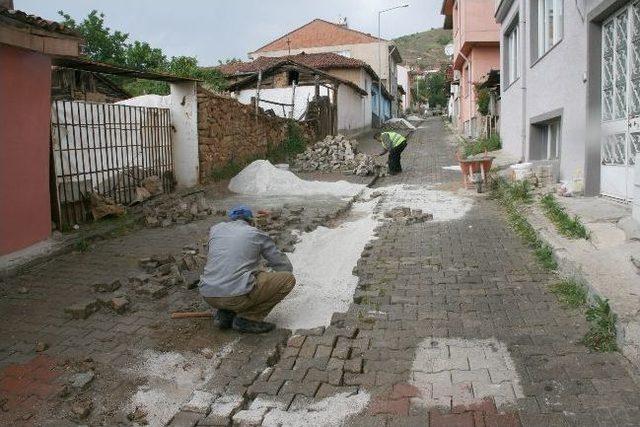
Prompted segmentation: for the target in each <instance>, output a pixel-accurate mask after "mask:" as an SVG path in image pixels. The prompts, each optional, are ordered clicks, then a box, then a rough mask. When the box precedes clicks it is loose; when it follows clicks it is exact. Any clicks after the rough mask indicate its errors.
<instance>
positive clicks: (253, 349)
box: [0, 117, 640, 427]
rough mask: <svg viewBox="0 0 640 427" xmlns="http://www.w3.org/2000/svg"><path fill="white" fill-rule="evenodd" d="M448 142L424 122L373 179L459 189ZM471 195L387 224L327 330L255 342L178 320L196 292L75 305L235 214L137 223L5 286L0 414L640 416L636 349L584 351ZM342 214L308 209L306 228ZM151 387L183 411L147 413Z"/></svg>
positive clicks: (456, 420)
mask: <svg viewBox="0 0 640 427" xmlns="http://www.w3.org/2000/svg"><path fill="white" fill-rule="evenodd" d="M452 141H453V137H452V135H451V134H450V132H449V131H448V130H447V128H446V127H445V126H444V124H443V123H442V121H441V119H440V118H435V117H432V118H429V119H427V120H426V121H425V122H424V123H423V124H422V125H421V127H419V128H418V130H417V131H416V133H415V134H414V136H413V137H412V140H411V142H410V144H409V145H408V148H407V149H406V150H405V152H404V155H403V168H404V172H403V173H402V174H400V175H398V176H393V177H385V178H382V179H380V180H379V181H378V182H377V183H376V185H377V186H379V187H385V186H390V185H411V186H419V187H426V186H433V188H437V189H440V190H442V191H454V192H455V191H459V183H458V182H459V172H454V171H447V170H443V169H442V167H443V166H449V165H452V164H454V152H453V150H454V148H455V146H454V144H453V142H452ZM466 197H471V198H473V206H472V207H471V209H470V210H469V211H468V212H467V214H466V215H465V216H464V217H463V218H462V219H459V220H450V221H427V222H419V223H414V224H405V223H401V222H395V221H387V222H384V223H383V225H381V226H380V227H379V228H378V229H377V231H376V234H377V238H376V239H375V240H372V241H371V242H370V243H369V244H368V245H367V246H366V248H365V251H364V252H363V253H362V256H361V258H360V260H359V261H358V265H357V267H356V269H355V270H354V274H357V276H358V277H359V283H358V288H357V290H356V293H355V295H354V300H353V303H352V304H351V306H350V307H349V309H348V311H347V312H346V313H335V314H334V315H333V318H332V320H331V324H330V325H329V326H327V327H318V328H315V329H309V330H299V331H294V332H293V333H290V332H289V331H285V330H278V331H276V332H273V333H270V334H268V335H265V336H247V335H244V336H241V335H239V334H237V333H235V332H232V331H231V332H219V331H218V330H216V329H215V328H214V327H213V325H212V322H211V321H210V320H206V319H200V320H180V321H175V320H174V321H172V320H169V319H168V313H170V312H171V311H174V310H201V309H204V308H205V306H204V305H203V303H202V302H201V301H200V298H199V296H198V295H197V291H196V290H194V289H188V288H187V287H184V286H172V287H169V288H168V289H169V290H168V295H166V296H163V297H160V298H159V299H154V298H153V297H152V296H150V295H133V294H132V293H130V295H129V296H130V298H131V301H130V305H131V307H130V309H129V310H128V311H127V312H125V313H124V314H117V313H115V312H113V311H112V310H108V309H105V308H101V309H100V310H98V311H97V312H95V313H93V314H91V316H89V317H88V318H87V319H86V320H77V319H76V320H71V319H69V317H68V315H67V314H65V312H64V309H65V308H66V307H68V306H70V305H72V304H76V303H80V302H82V301H83V300H86V299H87V298H89V297H91V296H92V295H94V293H93V290H92V285H93V284H95V283H102V282H104V283H111V282H113V281H114V280H120V281H121V283H122V284H123V289H128V287H127V282H128V280H129V278H130V277H132V276H135V275H136V274H140V268H139V266H138V260H139V259H140V258H143V257H148V256H152V255H157V254H163V255H167V254H171V255H173V256H176V257H178V256H179V255H180V254H181V251H183V249H184V247H185V246H196V247H198V248H199V250H200V252H202V245H201V243H202V242H203V240H204V239H206V232H207V229H208V228H209V227H210V226H211V224H212V223H213V222H215V221H220V220H222V218H214V219H211V220H203V221H196V222H194V223H190V224H186V225H181V226H177V227H173V228H170V229H151V230H142V231H136V232H133V233H131V234H129V235H125V236H122V237H118V238H114V239H111V240H106V241H103V242H99V243H97V244H96V245H95V247H94V248H91V249H90V250H89V251H87V252H81V253H80V252H78V253H72V254H68V255H64V256H62V257H59V258H57V259H54V260H51V261H50V262H48V263H46V264H44V265H41V266H40V267H38V268H37V269H34V270H32V271H30V272H28V273H25V274H22V275H21V276H17V277H13V278H10V279H6V280H5V281H4V282H2V283H1V287H0V312H1V313H2V316H1V318H0V331H1V334H2V340H0V409H1V410H0V424H2V425H52V426H53V425H55V426H58V425H78V424H89V425H133V424H135V423H140V424H141V423H142V420H143V419H144V420H146V421H148V422H149V423H150V424H151V425H162V424H163V423H165V422H169V425H171V426H194V425H196V424H197V425H198V426H219V425H230V424H231V423H233V424H236V425H260V424H263V425H339V424H341V423H344V424H346V425H351V426H378V425H380V426H385V425H389V426H396V425H397V426H413V425H415V426H427V425H428V426H477V427H480V426H512V425H513V426H517V425H523V426H563V425H567V426H637V425H640V386H639V385H638V383H637V382H636V381H635V380H634V373H633V371H632V370H631V368H630V365H629V364H628V362H627V361H626V359H624V358H623V357H622V355H621V354H619V353H592V352H590V351H589V350H588V349H587V348H586V347H585V346H584V345H582V344H581V343H580V339H581V338H582V336H583V335H584V333H585V332H586V330H587V323H586V320H585V317H584V314H583V313H580V312H577V311H572V310H570V309H566V308H563V307H562V306H561V305H560V304H559V303H558V302H557V300H556V298H555V296H554V295H552V294H551V293H550V292H549V291H548V285H549V284H551V283H553V282H554V281H555V280H556V279H557V277H556V276H555V274H554V273H552V272H549V271H547V270H545V269H544V268H543V267H541V266H540V265H539V264H538V263H537V261H536V259H535V258H534V256H533V253H532V251H531V250H530V249H529V248H527V247H526V246H525V244H524V243H523V242H522V241H521V239H520V238H519V237H518V236H517V235H516V234H515V233H514V232H513V231H512V230H511V229H510V228H509V226H508V224H507V223H506V221H505V219H504V217H503V214H502V212H501V210H500V207H499V206H498V205H497V204H496V203H495V202H494V201H491V200H489V199H487V197H485V196H484V195H472V194H471V193H470V192H469V193H468V194H466ZM340 209H344V206H343V205H340V204H335V205H329V204H326V203H325V204H323V205H322V206H315V205H314V206H311V207H307V208H306V209H305V212H307V213H306V215H308V216H309V218H306V219H305V221H308V220H310V218H311V217H313V218H320V217H322V218H328V217H330V216H331V215H335V213H336V212H337V211H339V210H340ZM315 225H318V222H317V221H316V223H315ZM299 227H300V228H304V225H299ZM93 297H94V298H95V296H93ZM309 310H313V307H309ZM38 343H41V345H38ZM168 354H171V355H174V356H175V357H176V359H175V360H173V359H172V360H173V361H172V362H171V363H166V355H168ZM174 356H172V357H174ZM167 371H176V372H173V373H171V372H167ZM83 374H85V376H83ZM170 374H171V375H173V376H171V375H170ZM86 375H88V376H86ZM187 376H188V377H189V378H192V381H191V383H190V384H189V385H188V386H183V384H182V383H183V381H182V380H181V378H183V377H187ZM154 387H155V388H154ZM185 387H186V388H185ZM149 390H161V391H162V393H164V394H163V396H164V397H163V398H164V399H166V401H167V404H166V405H165V406H167V407H169V408H173V409H172V410H171V411H169V409H168V410H167V411H169V412H167V414H141V413H138V414H137V413H136V404H135V402H137V401H144V399H145V398H149V393H148V392H149ZM132 396H133V397H132ZM136 397H137V398H138V400H135V398H136ZM154 398H155V397H154ZM132 399H133V400H132ZM156 401H160V400H156ZM132 402H134V403H132ZM163 417H164V418H163ZM169 420H170V421H169ZM65 423H66V424H65Z"/></svg>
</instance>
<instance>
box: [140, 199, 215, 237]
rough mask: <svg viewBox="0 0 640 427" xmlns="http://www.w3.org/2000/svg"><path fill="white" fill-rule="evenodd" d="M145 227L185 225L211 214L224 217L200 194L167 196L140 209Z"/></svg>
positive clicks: (147, 203)
mask: <svg viewBox="0 0 640 427" xmlns="http://www.w3.org/2000/svg"><path fill="white" fill-rule="evenodd" d="M142 212H143V219H144V225H145V226H146V227H150V228H152V227H169V226H171V225H173V224H186V223H189V222H191V221H195V220H198V219H205V218H207V217H208V216H209V215H211V214H213V213H217V214H218V215H224V214H225V212H224V211H214V209H213V207H212V206H211V204H210V203H209V202H208V201H207V199H206V198H205V197H204V194H202V193H196V194H190V195H187V196H181V195H179V194H167V195H165V196H163V197H161V198H157V199H152V200H150V201H148V202H146V204H145V205H144V206H143V207H142Z"/></svg>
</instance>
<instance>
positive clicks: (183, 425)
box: [168, 411, 202, 427]
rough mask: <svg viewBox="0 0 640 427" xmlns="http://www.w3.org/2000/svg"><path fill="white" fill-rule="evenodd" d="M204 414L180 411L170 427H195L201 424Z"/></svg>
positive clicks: (170, 423)
mask: <svg viewBox="0 0 640 427" xmlns="http://www.w3.org/2000/svg"><path fill="white" fill-rule="evenodd" d="M201 418H202V414H199V413H196V412H188V411H180V412H178V413H177V414H176V415H174V416H173V418H172V419H171V422H169V424H168V427H194V426H195V425H196V424H199V423H198V421H200V419H201Z"/></svg>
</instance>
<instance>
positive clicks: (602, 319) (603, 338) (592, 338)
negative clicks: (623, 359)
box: [582, 296, 618, 352]
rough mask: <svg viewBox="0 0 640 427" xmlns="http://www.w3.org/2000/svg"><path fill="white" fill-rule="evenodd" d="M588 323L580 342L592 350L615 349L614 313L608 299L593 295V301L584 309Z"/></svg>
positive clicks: (606, 350) (607, 350)
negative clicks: (588, 325) (587, 328)
mask: <svg viewBox="0 0 640 427" xmlns="http://www.w3.org/2000/svg"><path fill="white" fill-rule="evenodd" d="M586 316H587V320H588V321H589V323H590V327H589V331H587V333H586V334H585V336H584V337H583V338H582V342H583V343H584V344H585V345H586V346H587V347H589V348H590V349H592V350H594V351H599V352H610V351H617V350H618V345H617V344H616V321H617V316H616V314H615V313H614V312H613V311H611V307H610V306H609V300H607V299H602V298H600V297H598V296H596V297H594V302H593V303H592V304H591V305H589V307H588V308H587V311H586Z"/></svg>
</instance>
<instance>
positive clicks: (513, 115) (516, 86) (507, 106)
mask: <svg viewBox="0 0 640 427" xmlns="http://www.w3.org/2000/svg"><path fill="white" fill-rule="evenodd" d="M519 3H520V0H515V1H514V2H513V4H512V5H511V9H510V10H509V12H508V13H507V16H506V18H505V19H504V20H503V21H502V25H501V27H500V70H506V68H505V65H504V62H505V44H504V37H505V30H506V29H507V27H508V26H509V25H510V24H511V23H512V22H513V19H514V18H515V17H516V16H517V15H518V11H519V9H520V7H519ZM520 16H522V15H520ZM518 29H519V31H520V39H521V40H524V39H525V37H524V36H523V35H522V34H523V33H522V29H523V26H522V22H521V23H520V27H519V28H518ZM527 45H528V43H527ZM520 46H522V43H520ZM525 58H527V56H526V55H524V54H523V52H522V49H521V52H520V60H521V66H520V67H519V68H520V78H519V79H517V80H516V81H514V82H511V83H509V82H507V79H506V75H505V73H500V77H501V80H502V81H501V82H500V88H501V91H502V94H501V95H500V106H501V112H500V139H501V140H502V147H503V149H504V150H505V151H506V152H508V153H509V154H511V155H513V156H515V157H518V158H523V159H524V157H525V149H526V145H523V140H522V113H523V112H522V81H523V78H522V60H523V59H525ZM525 63H526V64H527V65H526V69H527V70H528V69H529V66H528V64H529V61H528V60H526V59H525Z"/></svg>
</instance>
